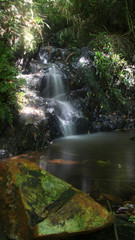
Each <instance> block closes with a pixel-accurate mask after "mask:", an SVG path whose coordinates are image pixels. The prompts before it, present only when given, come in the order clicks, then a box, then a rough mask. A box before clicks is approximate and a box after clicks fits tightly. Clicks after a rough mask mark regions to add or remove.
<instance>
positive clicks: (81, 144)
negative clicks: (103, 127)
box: [22, 131, 135, 240]
mask: <svg viewBox="0 0 135 240" xmlns="http://www.w3.org/2000/svg"><path fill="white" fill-rule="evenodd" d="M133 136H134V132H133V131H129V132H111V133H110V132H108V133H94V134H89V135H88V134H87V135H74V136H68V137H61V138H59V139H55V140H54V142H53V143H52V144H51V145H50V146H49V147H48V148H47V149H46V150H44V151H42V152H31V153H29V154H23V155H22V157H24V158H28V159H29V160H30V161H33V162H35V163H37V164H38V165H39V166H40V167H41V168H43V169H44V170H47V171H49V172H50V173H52V174H53V175H55V176H56V177H59V178H61V179H63V180H64V181H66V182H68V183H70V184H72V186H73V187H76V188H78V189H80V190H82V191H84V192H86V193H88V194H90V195H91V196H92V197H93V198H94V199H95V200H97V201H98V202H99V203H101V204H102V205H104V206H105V207H108V206H107V203H108V202H109V203H110V205H111V208H112V209H111V210H112V211H113V212H116V211H117V209H118V208H119V207H120V206H121V204H122V203H123V202H124V201H130V202H131V199H132V198H133V197H135V145H134V144H135V143H134V141H132V137H133ZM116 225H117V231H118V234H119V240H129V239H132V240H133V236H134V234H135V227H134V226H135V225H134V224H133V223H130V222H128V220H127V219H125V218H122V217H121V215H120V219H119V216H118V218H117V219H116ZM108 238H109V239H110V240H114V239H116V237H115V235H114V229H113V227H111V228H108V229H104V230H102V231H99V232H97V233H93V234H92V235H89V236H85V239H93V240H96V239H101V240H105V239H108ZM73 239H78V238H77V237H76V238H75V237H74V238H73ZM79 239H84V236H83V237H82V238H80V237H79Z"/></svg>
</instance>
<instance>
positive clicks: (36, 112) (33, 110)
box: [20, 107, 45, 118]
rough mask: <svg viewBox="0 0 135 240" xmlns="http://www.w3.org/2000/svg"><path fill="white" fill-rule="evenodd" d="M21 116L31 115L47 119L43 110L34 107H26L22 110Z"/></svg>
mask: <svg viewBox="0 0 135 240" xmlns="http://www.w3.org/2000/svg"><path fill="white" fill-rule="evenodd" d="M20 113H21V114H31V115H35V116H39V117H42V118H45V115H44V112H43V111H42V110H41V109H36V108H34V107H24V108H22V109H21V110H20Z"/></svg>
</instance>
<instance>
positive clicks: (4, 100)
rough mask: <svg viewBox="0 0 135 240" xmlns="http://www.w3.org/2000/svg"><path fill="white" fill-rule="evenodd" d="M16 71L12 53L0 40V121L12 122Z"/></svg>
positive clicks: (16, 82)
mask: <svg viewBox="0 0 135 240" xmlns="http://www.w3.org/2000/svg"><path fill="white" fill-rule="evenodd" d="M16 74H17V71H16V69H15V67H14V66H13V63H12V53H11V51H10V50H9V48H7V47H6V46H5V44H4V42H2V41H0V122H4V121H5V120H6V121H7V122H8V123H9V124H12V109H13V107H14V106H15V104H16V96H15V91H16V89H17V85H18V81H17V79H16V78H15V76H16Z"/></svg>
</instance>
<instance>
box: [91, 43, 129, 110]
mask: <svg viewBox="0 0 135 240" xmlns="http://www.w3.org/2000/svg"><path fill="white" fill-rule="evenodd" d="M107 42H108V39H104V42H102V44H103V46H102V51H95V57H94V63H95V67H96V73H97V75H98V76H99V80H98V91H97V92H98V97H99V98H100V99H101V104H102V105H103V107H104V108H108V105H111V106H112V107H115V106H117V104H118V103H121V104H125V100H126V98H125V97H126V96H125V93H126V91H125V89H126V87H127V86H129V85H130V80H131V79H132V77H133V74H132V73H131V72H130V73H129V72H128V71H127V66H128V65H127V62H126V61H125V60H124V59H123V58H121V56H120V54H116V53H115V52H114V51H113V47H112V45H111V43H108V44H106V43H107ZM100 47H101V44H100Z"/></svg>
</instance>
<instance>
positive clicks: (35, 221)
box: [0, 158, 113, 240]
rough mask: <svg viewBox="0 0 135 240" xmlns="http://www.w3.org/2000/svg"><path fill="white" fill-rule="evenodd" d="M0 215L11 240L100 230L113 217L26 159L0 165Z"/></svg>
mask: <svg viewBox="0 0 135 240" xmlns="http://www.w3.org/2000/svg"><path fill="white" fill-rule="evenodd" d="M0 176H1V179H0V194H1V198H0V215H1V219H2V223H3V227H4V230H5V232H6V234H7V236H8V237H9V238H10V239H18V240H26V239H27V240H30V239H34V238H35V239H36V238H40V237H48V236H51V237H53V236H55V235H57V236H61V235H62V236H64V235H65V236H66V235H71V234H79V233H87V232H90V231H96V230H98V229H101V228H103V227H105V226H107V225H108V224H110V223H111V222H112V221H113V217H112V214H111V213H109V212H108V211H107V210H106V209H105V208H103V207H102V206H101V205H100V204H98V203H97V202H96V201H95V200H93V199H92V198H91V197H89V196H88V195H87V194H85V193H82V192H81V191H79V190H77V189H75V188H73V187H72V186H71V185H70V184H68V183H66V182H64V181H62V180H61V179H59V178H56V177H55V176H53V175H51V174H50V173H48V172H46V171H44V170H42V169H41V168H40V167H38V166H37V165H36V164H34V163H32V162H29V161H28V160H27V159H21V158H20V159H19V158H17V159H15V158H11V159H9V160H6V161H5V162H3V163H1V164H0Z"/></svg>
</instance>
